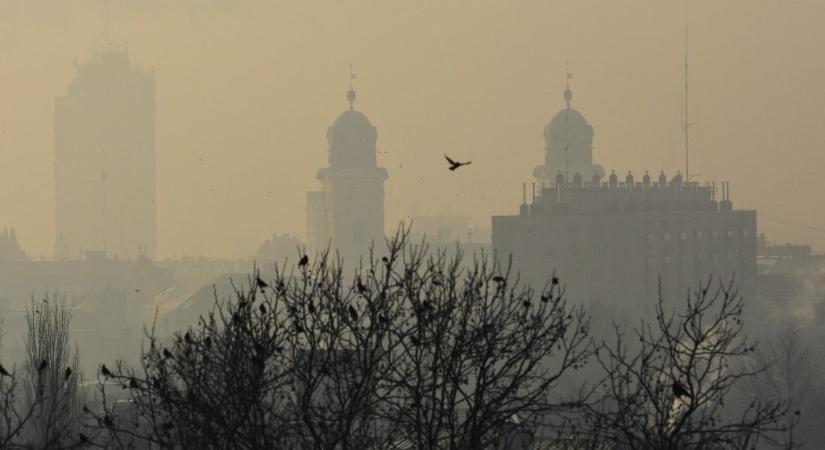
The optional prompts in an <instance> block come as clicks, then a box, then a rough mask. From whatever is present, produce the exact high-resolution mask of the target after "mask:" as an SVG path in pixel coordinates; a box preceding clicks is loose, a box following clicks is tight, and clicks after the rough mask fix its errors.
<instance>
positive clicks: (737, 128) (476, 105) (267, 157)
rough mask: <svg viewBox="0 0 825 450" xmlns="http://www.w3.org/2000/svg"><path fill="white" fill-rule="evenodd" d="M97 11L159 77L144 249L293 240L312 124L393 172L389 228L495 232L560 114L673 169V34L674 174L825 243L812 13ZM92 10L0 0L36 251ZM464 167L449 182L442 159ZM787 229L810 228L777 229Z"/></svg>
mask: <svg viewBox="0 0 825 450" xmlns="http://www.w3.org/2000/svg"><path fill="white" fill-rule="evenodd" d="M237 3H238V4H236V3H235V2H232V3H226V2H220V1H208V2H207V1H204V2H197V1H194V0H189V1H184V2H176V3H175V4H172V5H167V4H166V3H165V2H161V1H145V2H127V1H125V0H120V1H110V2H109V6H108V10H109V13H108V15H109V30H110V35H111V37H112V39H113V41H114V42H115V43H119V44H120V43H125V44H126V45H127V47H128V51H129V55H130V58H131V60H132V63H133V64H136V65H141V66H145V67H153V68H154V72H155V81H156V86H157V125H156V126H157V179H158V182H157V202H158V203H157V235H158V256H159V257H160V258H165V257H180V256H185V255H195V256H197V255H204V256H226V257H242V256H249V255H252V254H254V252H255V251H256V249H257V248H258V246H259V245H260V244H261V243H262V242H263V241H264V240H265V239H268V238H269V237H270V236H271V235H272V234H273V233H276V234H281V233H291V234H294V235H297V236H298V237H300V238H302V239H303V238H304V231H305V230H304V228H305V223H306V222H305V221H306V216H305V213H306V203H305V202H306V192H307V191H310V190H316V189H318V187H319V183H318V181H317V180H316V179H315V175H316V172H317V170H318V169H319V168H321V167H322V166H324V165H325V164H326V159H327V154H326V149H327V143H326V131H327V127H329V126H330V124H331V123H332V122H333V120H335V118H336V117H337V116H338V114H340V113H341V112H343V111H344V110H346V108H347V102H346V90H347V88H348V84H349V75H348V73H349V67H350V64H352V65H353V67H354V72H355V73H356V74H357V79H356V80H355V89H356V90H357V92H358V99H357V101H356V109H358V110H360V111H362V112H364V113H365V114H366V115H367V117H369V119H370V121H371V122H372V124H373V125H374V126H375V127H376V128H377V130H378V150H379V154H378V164H379V165H380V166H382V167H385V168H386V169H387V170H388V171H389V179H388V180H387V182H386V185H385V187H386V201H385V204H386V226H387V229H388V230H391V229H392V228H393V226H394V224H396V223H397V222H398V221H399V220H402V219H404V218H406V217H407V216H408V215H409V214H410V213H411V210H412V206H413V204H417V205H418V210H419V212H422V213H423V212H427V211H429V212H430V213H444V212H446V211H447V209H448V208H449V209H450V210H451V211H452V212H453V213H458V214H464V215H466V216H468V217H470V219H471V220H472V222H473V223H474V224H476V225H481V226H489V221H490V216H491V215H495V214H512V213H514V212H515V211H516V210H517V207H518V204H519V203H520V200H521V184H522V183H523V182H531V181H532V170H533V168H534V167H535V166H536V165H538V164H541V163H542V162H543V158H544V145H543V144H544V143H543V138H542V129H543V127H544V125H545V124H546V123H547V122H548V121H549V120H550V118H551V117H552V116H553V115H554V114H555V113H556V112H557V111H559V110H560V109H561V108H562V107H563V106H564V101H563V99H562V92H563V90H564V83H565V63H566V62H569V67H570V71H571V72H572V73H573V74H574V78H573V79H572V80H571V82H572V89H573V94H574V97H573V101H572V106H573V107H574V108H575V109H577V110H578V111H580V112H581V113H582V114H583V115H584V116H585V117H586V118H587V120H588V121H589V122H590V123H591V124H592V125H593V127H594V130H595V138H594V144H593V146H594V160H595V162H597V163H600V164H602V165H603V166H604V168H605V169H606V170H607V171H608V172H609V171H610V170H611V169H615V170H616V172H617V173H618V174H620V175H622V176H623V175H624V174H625V173H627V171H628V170H632V171H633V173H634V174H635V175H636V176H637V178H639V177H641V175H642V174H643V173H644V170H645V169H647V170H650V171H651V173H658V171H659V170H661V169H665V170H666V172H668V173H669V174H674V173H675V172H676V170H684V161H683V158H684V154H683V151H684V149H683V133H682V131H681V128H680V121H681V111H682V89H683V63H684V53H683V52H684V26H685V22H686V21H688V22H689V28H690V43H689V47H690V68H691V71H690V87H691V97H690V103H689V107H690V110H691V120H692V121H694V122H697V123H698V124H697V125H696V126H694V127H692V128H691V152H692V153H691V172H692V173H698V174H700V176H699V177H697V178H696V179H697V180H699V181H705V180H707V181H730V182H731V188H732V199H733V204H734V207H735V208H740V209H756V210H758V212H759V218H758V225H759V232H763V233H765V234H766V236H767V238H768V239H770V240H772V241H777V242H786V241H790V242H799V243H807V244H811V245H812V246H813V247H814V248H815V249H816V250H818V251H820V252H821V251H825V209H823V208H822V207H821V206H820V205H821V204H820V198H819V197H820V194H821V192H823V188H822V187H821V186H820V185H819V182H820V181H819V180H820V178H821V177H820V173H819V171H820V170H821V168H822V167H825V153H823V152H822V151H821V150H822V149H824V148H825V127H822V126H821V125H820V124H821V123H822V122H823V121H825V109H823V108H821V107H820V105H821V104H823V102H825V90H823V89H822V88H821V87H820V84H821V81H820V80H822V79H824V78H825V54H824V53H823V52H822V51H821V47H822V46H821V44H820V43H821V42H823V41H825V29H823V27H821V25H820V24H821V22H822V21H823V19H825V4H823V3H820V2H813V1H809V2H795V3H794V4H787V3H780V2H751V1H744V0H741V1H732V2H724V3H718V2H711V1H701V2H691V3H690V4H689V5H688V6H687V7H686V6H685V5H684V4H683V3H681V2H679V3H677V2H674V3H663V2H655V1H637V2H632V3H631V2H628V3H626V4H619V3H618V2H616V3H607V2H595V1H588V2H575V3H573V2H542V1H529V2H519V3H514V4H510V3H503V2H486V1H485V2H473V3H472V4H470V3H455V4H447V3H444V2H426V3H425V2H416V3H400V2H394V3H387V2H366V1H354V2H347V3H341V2H323V3H316V2H312V3H310V2H294V3H289V4H280V3H276V2H266V1H247V2H237ZM105 11H106V3H105V2H104V1H103V0H94V1H92V0H84V1H76V2H71V3H68V2H66V3H61V2H45V1H24V0H0V60H2V70H0V149H2V151H3V152H4V154H5V155H6V158H5V161H6V163H5V164H3V165H2V169H0V170H1V172H0V211H2V214H1V215H0V217H2V219H0V228H3V227H14V228H15V230H16V232H17V236H18V239H19V241H20V243H21V245H22V246H23V248H24V250H26V251H27V252H28V254H29V255H31V256H41V255H46V256H50V255H52V253H53V245H54V166H53V164H54V144H53V142H54V136H53V135H54V122H53V120H54V98H55V97H56V96H60V95H63V94H65V92H66V88H67V86H68V84H69V83H70V82H71V80H72V79H73V78H74V76H75V68H74V65H73V61H76V62H77V63H84V62H86V61H88V60H90V59H91V58H92V57H93V55H94V53H95V51H99V50H100V49H102V48H103V47H104V37H103V36H104V34H105V30H106V26H105V23H106V21H105V19H104V18H105V16H106V13H105ZM444 153H447V154H450V155H451V156H455V157H456V158H458V159H461V160H472V161H473V164H472V166H470V167H468V168H466V169H462V170H461V171H460V172H458V173H452V172H449V171H447V170H446V166H445V163H444V160H443V156H442V155H443V154H444ZM773 218H781V219H782V220H784V221H789V222H793V223H797V224H802V225H806V226H807V228H806V227H802V226H795V225H790V224H787V223H783V222H780V221H778V220H776V219H773Z"/></svg>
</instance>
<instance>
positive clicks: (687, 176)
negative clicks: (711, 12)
mask: <svg viewBox="0 0 825 450" xmlns="http://www.w3.org/2000/svg"><path fill="white" fill-rule="evenodd" d="M684 95H685V105H684V107H685V109H684V111H682V116H683V118H682V130H684V132H685V181H687V182H689V181H690V127H691V125H695V123H693V122H691V121H690V119H689V117H688V103H689V98H688V23H687V20H685V94H684Z"/></svg>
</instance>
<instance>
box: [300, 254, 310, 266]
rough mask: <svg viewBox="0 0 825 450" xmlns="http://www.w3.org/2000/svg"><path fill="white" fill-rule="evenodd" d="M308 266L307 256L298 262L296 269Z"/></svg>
mask: <svg viewBox="0 0 825 450" xmlns="http://www.w3.org/2000/svg"><path fill="white" fill-rule="evenodd" d="M307 264H309V256H307V255H304V256H302V257H301V260H300V261H298V267H304V266H306V265H307Z"/></svg>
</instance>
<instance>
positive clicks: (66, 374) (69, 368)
mask: <svg viewBox="0 0 825 450" xmlns="http://www.w3.org/2000/svg"><path fill="white" fill-rule="evenodd" d="M71 376H72V368H71V367H66V373H65V375H64V377H63V379H64V380H66V381H68V380H69V378H70V377H71Z"/></svg>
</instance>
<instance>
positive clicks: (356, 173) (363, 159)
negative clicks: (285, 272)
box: [307, 88, 387, 261]
mask: <svg viewBox="0 0 825 450" xmlns="http://www.w3.org/2000/svg"><path fill="white" fill-rule="evenodd" d="M347 99H348V100H349V105H350V107H349V110H348V111H345V112H344V113H342V114H341V115H340V116H338V118H337V119H335V122H334V123H333V124H332V126H331V127H329V129H328V130H327V141H328V143H329V165H328V167H324V168H322V169H321V170H319V171H318V175H317V178H318V180H319V181H320V182H321V191H317V192H310V193H308V196H307V241H308V244H309V246H310V248H311V249H313V250H324V249H326V248H327V247H330V248H331V249H333V250H335V251H337V252H339V253H340V254H341V256H343V257H344V258H345V259H347V260H349V261H353V260H355V259H356V258H358V257H359V256H363V255H366V254H367V252H368V251H369V248H370V245H372V244H373V243H375V246H376V248H378V249H380V248H381V247H382V246H383V244H384V181H385V180H386V179H387V170H386V169H384V168H382V167H378V165H377V162H376V149H375V148H376V147H375V144H376V140H377V137H378V133H377V132H376V130H375V127H374V126H372V124H371V123H370V121H369V119H367V116H365V115H364V114H363V113H361V112H360V111H356V110H355V107H354V103H355V91H354V90H353V89H352V88H350V90H349V91H348V92H347Z"/></svg>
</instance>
